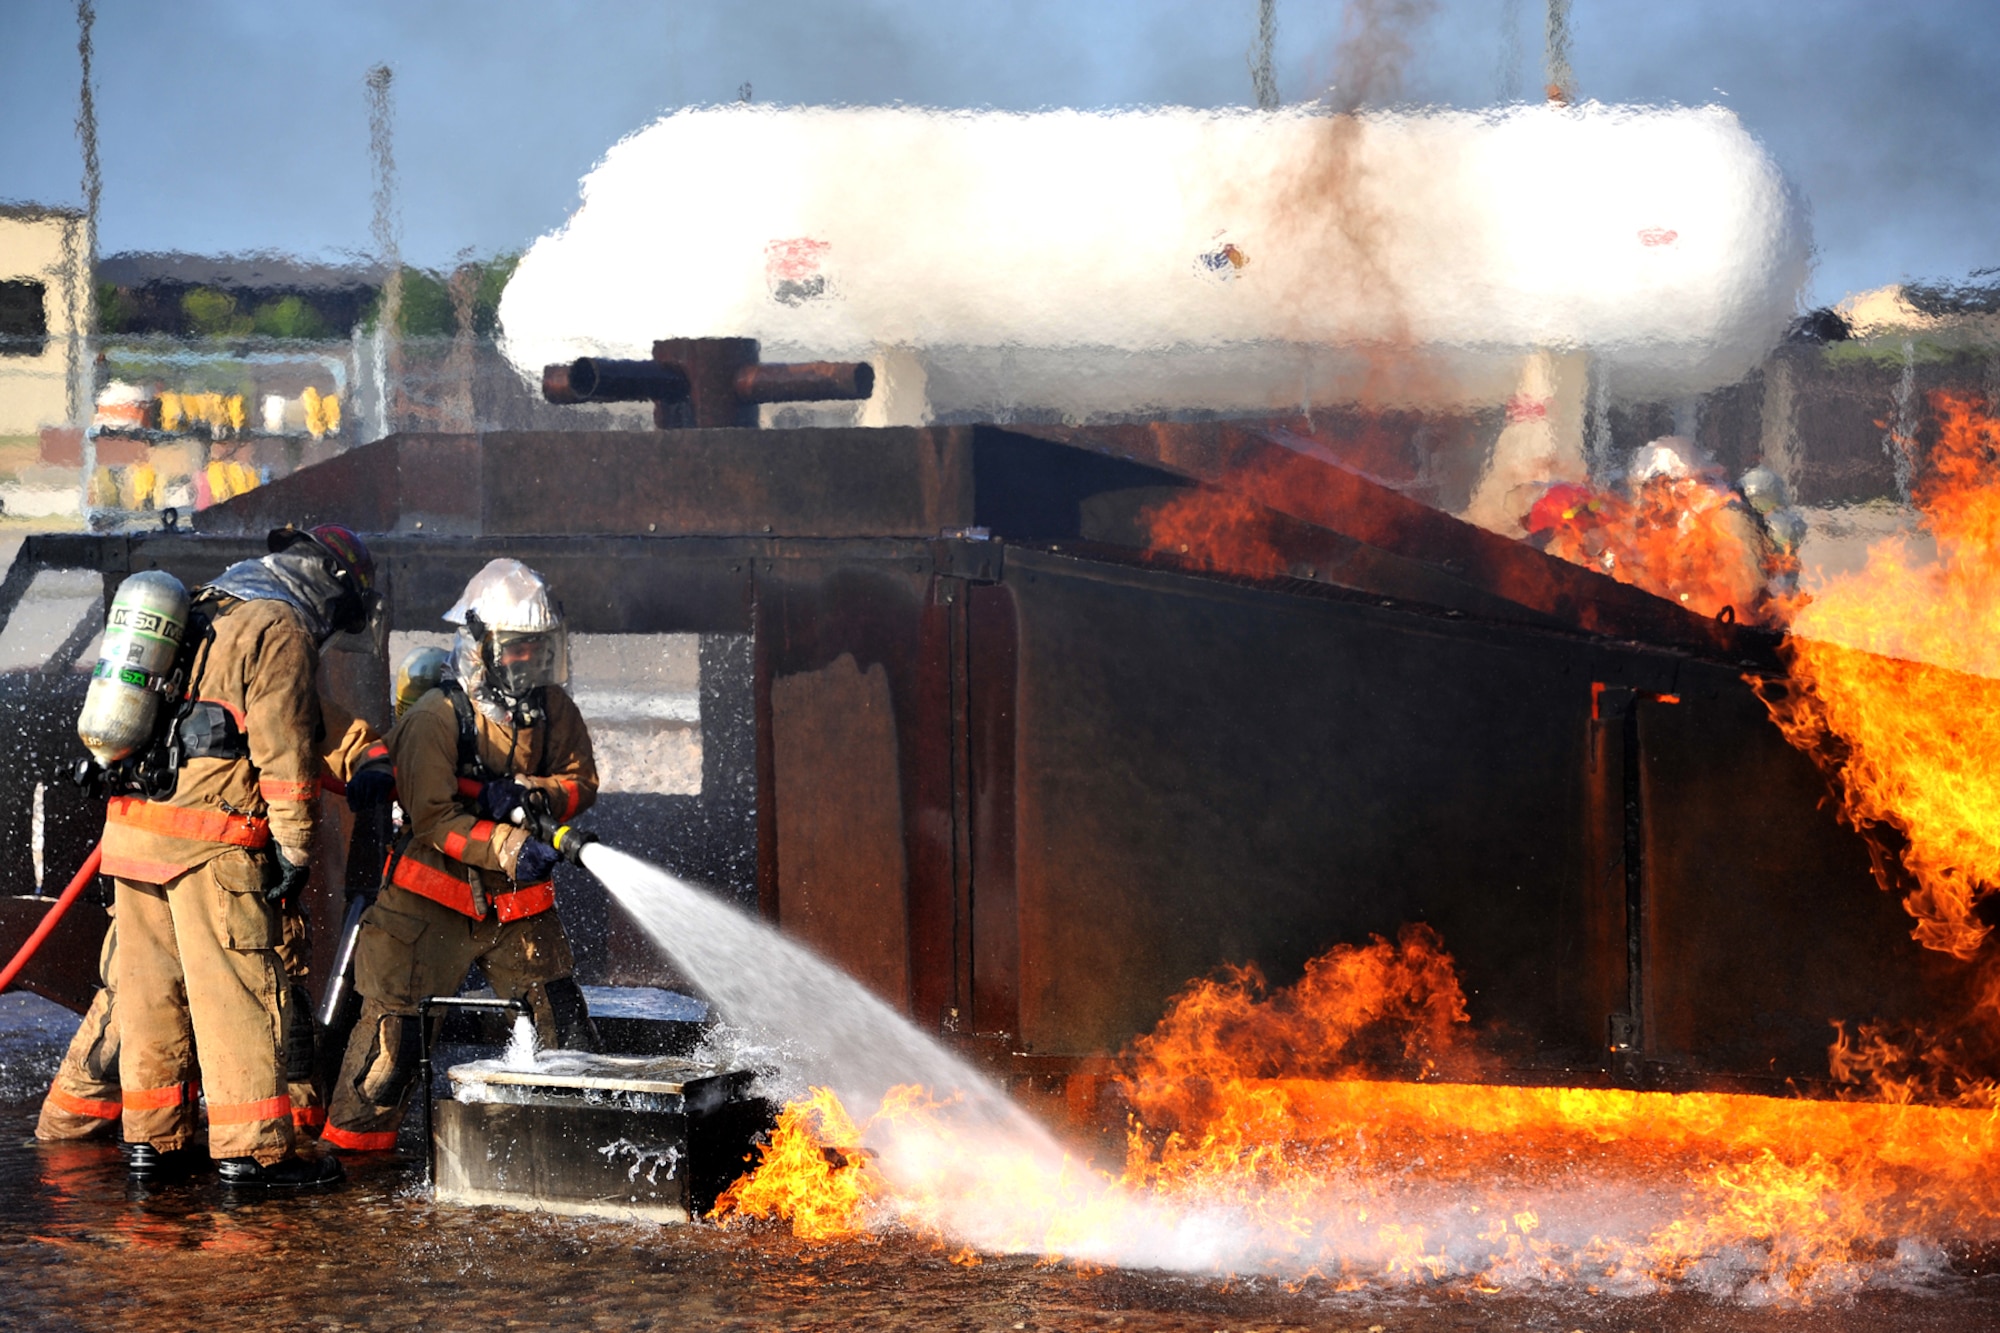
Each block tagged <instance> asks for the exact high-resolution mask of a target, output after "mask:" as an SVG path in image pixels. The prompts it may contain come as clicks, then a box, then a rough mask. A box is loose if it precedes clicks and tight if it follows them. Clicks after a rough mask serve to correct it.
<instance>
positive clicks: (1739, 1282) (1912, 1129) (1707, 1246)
mask: <svg viewBox="0 0 2000 1333" xmlns="http://www.w3.org/2000/svg"><path fill="white" fill-rule="evenodd" d="M1217 1092H1218V1093H1219V1094H1221V1095H1222V1099H1223V1100H1224V1101H1225V1102H1226V1104H1227V1106H1228V1108H1229V1109H1228V1110H1227V1111H1225V1112H1224V1113H1223V1114H1221V1115H1220V1116H1219V1117H1218V1118H1217V1119H1216V1120H1215V1121H1214V1122H1213V1123H1210V1124H1208V1125H1206V1126H1203V1127H1202V1128H1201V1130H1200V1131H1199V1132H1193V1133H1178V1132H1177V1133H1173V1134H1169V1135H1166V1136H1165V1137H1164V1138H1162V1137H1161V1136H1159V1135H1157V1134H1153V1133H1149V1132H1148V1131H1147V1130H1145V1129H1144V1128H1142V1127H1137V1126H1135V1127H1134V1130H1133V1133H1132V1136H1131V1141H1130V1144H1129V1157H1128V1160H1127V1163H1126V1166H1125V1169H1124V1170H1123V1172H1122V1173H1119V1174H1117V1175H1113V1174H1111V1173H1109V1172H1100V1171H1094V1170H1092V1169H1090V1168H1088V1167H1086V1166H1084V1165H1083V1164H1082V1163H1077V1162H1072V1163H1070V1164H1069V1167H1070V1172H1069V1175H1068V1178H1067V1179H1066V1180H1065V1181H1063V1182H1061V1183H1060V1184H1057V1185H1054V1186H1053V1187H1052V1188H1050V1190H1049V1192H1048V1194H1047V1195H1045V1196H1043V1197H1036V1196H1035V1195H1033V1194H1029V1193H1023V1192H1022V1191H1024V1190H1026V1189H1028V1188H1030V1187H1032V1186H1033V1185H1035V1184H1036V1183H1037V1181H1038V1180H1039V1178H1040V1177H1039V1175H1038V1173H1037V1172H1036V1171H1035V1170H1034V1169H1033V1168H1032V1166H1031V1164H1027V1163H1021V1162H1015V1161H1009V1160H1007V1151H1006V1147H1005V1145H998V1146H996V1147H995V1148H994V1149H993V1150H992V1151H993V1154H994V1156H993V1159H992V1160H990V1161H988V1162H987V1163H986V1170H985V1172H984V1175H985V1177H986V1182H987V1184H988V1186H989V1187H990V1192H989V1193H988V1194H987V1196H986V1197H985V1198H984V1199H982V1200H980V1201H979V1205H980V1207H981V1208H982V1209H985V1210H989V1211H990V1210H1000V1211H1002V1212H1006V1213H1008V1214H1010V1215H1011V1219H1012V1221H1013V1222H1014V1223H1015V1226H1014V1233H1013V1235H1012V1237H1011V1242H1010V1243H1004V1244H1001V1245H999V1246H995V1245H993V1244H992V1242H991V1240H990V1239H988V1240H987V1242H986V1247H987V1248H999V1249H1005V1250H1012V1251H1015V1252H1022V1251H1026V1252H1034V1253H1043V1254H1047V1255H1050V1256H1053V1257H1072V1258H1079V1257H1080V1258H1083V1259H1086V1260H1090V1261H1095V1262H1128V1263H1134V1264H1139V1265H1145V1264H1148V1263H1163V1264H1165V1263H1171V1260H1170V1259H1165V1258H1163V1257H1162V1256H1159V1255H1155V1254H1149V1253H1147V1252H1146V1251H1145V1249H1144V1248H1143V1247H1121V1245H1120V1243H1119V1242H1120V1239H1121V1237H1123V1236H1126V1235H1129V1234H1132V1233H1134V1232H1137V1233H1141V1234H1144V1233H1147V1232H1149V1231H1157V1229H1158V1222H1159V1219H1160V1217H1161V1216H1162V1215H1164V1216H1165V1217H1166V1218H1168V1219H1169V1220H1170V1222H1171V1224H1172V1226H1173V1228H1174V1229H1175V1230H1177V1231H1181V1232H1185V1231H1188V1230H1190V1229H1192V1230H1197V1231H1205V1232H1211V1233H1215V1240H1216V1243H1215V1244H1213V1245H1212V1246H1211V1247H1210V1250H1211V1252H1212V1253H1213V1254H1214V1255H1215V1257H1216V1260H1217V1265H1216V1266H1217V1267H1219V1268H1221V1269H1222V1270H1223V1271H1229V1272H1244V1271H1253V1272H1254V1271H1266V1272H1271V1273H1274V1274H1277V1275H1280V1276H1284V1277H1289V1278H1294V1279H1302V1278H1307V1277H1313V1276H1317V1277H1321V1278H1325V1279H1328V1280H1330V1281H1334V1282H1338V1283H1342V1284H1348V1285H1355V1286H1360V1285H1367V1284H1372V1283H1391V1284H1393V1283H1399V1282H1408V1281H1413V1280H1426V1279H1449V1278H1461V1279H1467V1280H1471V1281H1473V1282H1474V1283H1475V1284H1476V1285H1479V1286H1482V1287H1488V1288H1494V1287H1511V1286H1521V1285H1534V1284H1564V1285H1576V1286H1579V1287H1586V1288H1590V1289H1595V1290H1605V1291H1614V1292H1620V1293H1627V1294H1636V1293H1639V1292H1644V1291H1649V1290H1655V1289H1658V1288H1660V1287H1662V1286H1668V1285H1692V1286H1695V1287H1699V1288H1702V1289H1706V1290H1715V1291H1720V1292H1726V1293H1729V1294H1735V1295H1750V1296H1764V1297H1779V1298H1788V1297H1790V1298H1803V1299H1807V1300H1810V1299H1813V1298H1815V1297H1820V1296H1826V1295H1831V1294H1835V1293H1839V1292H1842V1291H1847V1290H1852V1289H1854V1288H1856V1287H1858V1286H1861V1285H1863V1284H1865V1283H1867V1282H1868V1281H1870V1280H1871V1279H1875V1278H1879V1277H1882V1276H1884V1275H1887V1274H1890V1273H1893V1272H1896V1271H1898V1270H1903V1271H1907V1270H1910V1269H1911V1268H1913V1267H1914V1269H1915V1270H1916V1272H1917V1274H1918V1275H1919V1276H1921V1275H1922V1274H1923V1273H1924V1272H1925V1271H1927V1270H1929V1269H1935V1268H1936V1267H1938V1266H1939V1265H1940V1264H1941V1262H1942V1261H1941V1258H1940V1251H1939V1248H1938V1247H1939V1246H1940V1245H1941V1244H1942V1243H1944V1242H1946V1241H1952V1242H1958V1243H1969V1244H1975V1245H1984V1244H1990V1243H1993V1242H1994V1241H1995V1240H1996V1239H2000V1118H1996V1116H1995V1114H1994V1113H1993V1112H1991V1111H1969V1110H1957V1109H1947V1108H1937V1107H1923V1106H1911V1105H1886V1104H1879V1103H1856V1102H1816V1101H1803V1100H1780V1099H1774V1098H1765V1097H1755V1096H1746V1095H1740V1094H1727V1093H1682V1094H1670V1093H1653V1092H1625V1091H1610V1090H1585V1089H1576V1088H1523V1087H1498V1086H1490V1085H1480V1084H1437V1083H1431V1084H1424V1083H1396V1082H1380V1081H1374V1080H1364V1079H1348V1080H1323V1079H1321V1080H1309V1079H1266V1080H1232V1081H1231V1082H1230V1083H1229V1084H1228V1085H1227V1087H1226V1088H1222V1089H1218V1090H1217ZM948 1111H949V1104H948V1103H947V1104H944V1105H943V1106H940V1104H938V1103H936V1102H934V1101H931V1100H930V1099H929V1098H927V1097H925V1096H924V1095H923V1094H922V1093H921V1092H920V1091H919V1090H917V1089H903V1090H899V1093H898V1095H897V1096H896V1097H894V1098H892V1099H891V1101H890V1103H889V1104H888V1105H886V1106H885V1107H884V1108H883V1110H882V1111H881V1112H879V1113H878V1114H877V1115H876V1116H875V1117H873V1118H872V1119H870V1120H869V1121H868V1122H867V1123H866V1124H863V1125H861V1126H855V1125H854V1124H853V1122H852V1121H850V1120H847V1119H846V1117H845V1113H844V1112H843V1111H842V1110H841V1109H840V1108H839V1104H838V1102H837V1100H835V1099H833V1098H832V1095H831V1094H829V1093H825V1092H823V1091H821V1092H817V1093H816V1094H815V1096H814V1097H813V1099H812V1100H811V1101H810V1102H804V1103H799V1104H796V1105H793V1106H790V1107H787V1108H786V1110H785V1112H784V1113H783V1116H782V1118H781V1123H780V1125H779V1128H778V1130H777V1131H776V1133H775V1134H774V1135H773V1138H772V1142H771V1144H770V1145H769V1147H767V1148H766V1149H765V1150H764V1154H763V1159H762V1162H761V1164H760V1165H759V1167H758V1169H757V1170H756V1171H755V1172H753V1173H752V1174H751V1175H749V1176H746V1177H745V1178H744V1179H743V1180H742V1181H739V1182H738V1184H737V1185H736V1186H735V1187H734V1188H733V1189H732V1190H731V1192H730V1194H729V1195H728V1196H727V1197H725V1199H724V1201H723V1202H722V1204H721V1205H719V1207H718V1213H719V1215H721V1216H723V1217H725V1218H727V1217H777V1218H782V1219H785V1220H788V1221H790V1222H792V1224H793V1226H794V1229H795V1230H796V1231H797V1233H798V1234H800V1235H802V1236H806V1237H809V1238H813V1239H819V1240H838V1239H853V1238H858V1237H861V1236H864V1235H866V1234H867V1233H868V1232H869V1231H871V1230H874V1229H879V1228H887V1227H900V1228H905V1229H911V1230H915V1231H917V1232H919V1233H920V1234H927V1235H930V1236H932V1237H934V1238H935V1239H936V1240H937V1241H938V1243H940V1244H944V1245H950V1246H952V1247H954V1248H957V1247H959V1246H961V1245H962V1244H963V1242H964V1240H965V1238H964V1237H963V1236H961V1235H960V1234H958V1233H957V1232H956V1231H955V1230H954V1229H953V1228H952V1227H951V1226H950V1225H949V1224H948V1222H947V1221H946V1220H945V1219H947V1218H948V1217H949V1216H950V1215H951V1214H952V1212H953V1210H954V1207H955V1205H957V1204H959V1203H961V1202H964V1201H963V1200H959V1199H952V1198H946V1197H940V1196H938V1195H935V1194H930V1193H927V1192H926V1191H924V1190H923V1189H921V1188H919V1189H916V1190H911V1189H909V1188H907V1187H906V1186H905V1184H904V1183H902V1182H899V1181H896V1180H895V1179H893V1178H892V1175H891V1174H890V1173H888V1172H885V1171H884V1170H883V1168H882V1167H881V1166H880V1165H879V1164H878V1161H877V1159H875V1158H874V1157H872V1156H868V1155H863V1154H859V1153H857V1152H855V1149H856V1148H857V1147H859V1146H860V1145H862V1144H868V1145H870V1146H871V1147H875V1146H878V1145H879V1146H880V1147H881V1150H882V1152H883V1154H884V1156H888V1157H893V1156H895V1155H896V1154H897V1153H898V1151H899V1150H900V1149H901V1147H903V1146H904V1145H905V1144H907V1143H908V1142H909V1141H910V1140H912V1139H915V1140H920V1141H922V1142H924V1143H926V1144H928V1145H931V1146H932V1147H934V1146H935V1142H936V1140H937V1138H938V1137H939V1136H940V1135H947V1136H948V1135H949V1134H950V1133H951V1129H950V1125H949V1115H948ZM955 1148H956V1150H957V1151H961V1152H970V1153H972V1154H974V1155H977V1154H979V1153H980V1152H981V1151H982V1149H981V1147H980V1145H977V1144H959V1145H955ZM951 1178H956V1177H951ZM1044 1183H1047V1182H1044ZM1035 1225H1040V1226H1043V1227H1045V1228H1046V1230H1045V1231H1043V1232H1041V1233H1040V1234H1032V1231H1033V1226H1035ZM1176 1266H1179V1265H1176Z"/></svg>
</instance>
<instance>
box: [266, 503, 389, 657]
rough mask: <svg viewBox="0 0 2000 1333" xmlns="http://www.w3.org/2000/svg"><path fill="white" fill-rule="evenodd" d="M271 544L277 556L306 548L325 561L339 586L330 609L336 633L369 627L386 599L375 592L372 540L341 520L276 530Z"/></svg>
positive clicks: (358, 630) (329, 572) (271, 538)
mask: <svg viewBox="0 0 2000 1333" xmlns="http://www.w3.org/2000/svg"><path fill="white" fill-rule="evenodd" d="M267 544H268V545H269V546H270V549H271V552H272V554H274V555H275V554H278V553H280V552H285V551H290V552H292V553H293V554H301V553H302V552H301V551H300V549H299V548H301V547H304V548H306V552H307V553H310V554H312V555H316V556H318V557H320V559H321V560H322V561H324V562H325V569H326V572H327V573H328V574H330V575H332V577H333V578H334V580H335V581H336V582H337V583H338V585H339V591H338V592H337V594H336V595H335V596H334V597H333V598H332V600H331V604H330V605H329V606H328V607H327V608H326V611H327V621H328V624H329V625H330V626H331V628H332V629H333V631H334V632H335V633H338V634H356V633H359V632H360V631H361V630H363V629H366V628H367V626H368V621H369V619H370V618H371V617H372V616H373V615H374V614H375V608H376V607H377V606H378V605H379V604H380V603H381V600H382V598H381V595H380V594H379V593H377V592H376V591H375V557H374V556H373V555H371V554H370V553H369V550H368V543H366V542H364V541H362V540H361V538H360V536H359V535H357V534H356V533H355V532H354V531H353V530H352V529H350V528H343V527H341V526H340V525H339V524H338V523H322V524H320V525H319V526H318V527H316V528H313V529H310V530H306V529H302V528H295V527H291V526H289V525H288V526H286V527H282V528H274V529H272V531H271V535H270V538H269V540H268V543H267Z"/></svg>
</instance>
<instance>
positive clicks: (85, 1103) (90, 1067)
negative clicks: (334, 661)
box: [35, 695, 394, 1142]
mask: <svg viewBox="0 0 2000 1333" xmlns="http://www.w3.org/2000/svg"><path fill="white" fill-rule="evenodd" d="M320 714H321V718H322V722H323V725H324V728H325V734H326V735H327V737H328V739H329V740H330V741H331V746H330V748H328V749H327V750H326V752H325V754H324V755H323V757H322V759H323V764H324V768H323V770H322V772H321V774H320V781H321V784H322V785H323V786H325V787H327V788H328V789H330V790H333V791H335V792H337V793H338V792H343V791H344V793H345V795H346V797H347V804H348V808H349V809H351V810H353V811H354V812H355V813H356V814H360V813H361V812H362V811H363V810H366V809H368V808H369V807H370V806H371V805H374V804H378V803H386V802H387V801H388V799H389V796H390V789H391V788H392V787H393V786H394V778H393V776H392V775H391V773H390V769H389V750H388V747H387V746H386V745H384V744H383V743H382V740H381V738H380V737H379V736H377V735H376V734H375V729H374V728H373V727H371V726H369V725H368V723H366V722H365V721H363V720H361V719H360V718H349V717H348V716H347V714H346V712H345V710H343V709H342V708H341V707H340V706H339V705H338V704H336V703H334V702H333V701H332V700H331V699H328V698H326V697H325V696H324V695H322V696H321V697H320ZM279 952H280V954H281V955H282V956H283V958H284V961H285V975H286V976H287V977H288V978H289V979H290V981H291V990H292V997H291V998H292V1001H293V1007H292V1008H290V1009H288V1010H287V1011H286V1015H285V1021H286V1024H287V1027H286V1034H285V1035H286V1043H285V1044H286V1071H285V1075H286V1081H287V1083H288V1085H289V1096H290V1097H291V1101H292V1123H293V1125H294V1126H295V1127H296V1128H298V1129H301V1130H304V1131H306V1132H308V1133H311V1134H318V1133H319V1130H320V1126H322V1125H324V1124H325V1123H326V1107H325V1104H324V1103H323V1101H322V1099H321V1098H320V1095H319V1092H318V1090H317V1089H316V1088H315V1087H314V1086H313V1084H312V1082H311V1080H310V1078H307V1077H301V1074H302V1073H303V1072H304V1071H305V1070H306V1069H307V1068H308V1067H309V1064H310V1059H311V1055H310V1049H311V1048H310V1046H309V1045H306V1043H309V1042H310V1041H311V1038H312V1031H313V1029H312V1024H311V1022H310V1021H309V1020H310V1016H311V1012H312V1006H311V1004H310V1002H309V1000H308V999H307V998H306V995H307V991H306V982H307V979H308V964H309V962H310V954H311V949H310V942H309V940H308V939H307V935H306V923H305V916H304V913H303V912H302V911H300V905H299V904H297V903H290V904H286V906H285V918H284V924H283V930H282V942H281V943H280V945H279ZM117 956H118V918H117V916H116V915H115V914H114V915H113V916H112V918H111V924H110V926H109V928H107V929H106V930H105V932H104V946H103V949H102V951H101V952H100V954H99V956H98V965H97V975H98V982H99V985H98V990H97V994H96V995H94V996H92V997H91V1001H90V1008H89V1009H87V1010H85V1011H84V1015H83V1022H82V1023H80V1024H79V1025H78V1026H77V1030H76V1032H75V1034H74V1035H73V1036H71V1038H70V1043H69V1049H68V1050H67V1051H65V1052H64V1053H63V1058H62V1063H61V1065H59V1066H58V1067H57V1068H56V1075H55V1078H54V1079H53V1080H52V1081H51V1082H50V1083H49V1090H48V1094H47V1095H46V1096H45V1097H43V1099H42V1110H41V1114H40V1115H39V1116H38V1117H37V1118H36V1120H35V1137H36V1138H38V1139H41V1140H42V1141H44V1142H62V1141H72V1140H78V1139H101V1138H111V1137H112V1136H113V1135H115V1134H116V1133H117V1131H118V1123H119V1118H120V1116H121V1114H122V1112H123V1110H124V1107H123V1103H122V1098H121V1097H120V1095H119V1086H118V992H117Z"/></svg>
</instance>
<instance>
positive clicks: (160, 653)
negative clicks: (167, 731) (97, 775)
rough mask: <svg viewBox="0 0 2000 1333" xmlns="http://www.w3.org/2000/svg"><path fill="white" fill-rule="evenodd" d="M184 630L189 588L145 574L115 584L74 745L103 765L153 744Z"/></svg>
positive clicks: (149, 572)
mask: <svg viewBox="0 0 2000 1333" xmlns="http://www.w3.org/2000/svg"><path fill="white" fill-rule="evenodd" d="M187 623H188V594H187V589H186V588H184V587H182V586H181V581H180V580H179V579H177V578H175V577H174V576H173V575H171V574H166V573H162V572H161V571H159V570H157V569H149V570H147V571H145V572H144V573H141V574H134V575H132V576H131V577H130V578H128V579H126V580H125V581H124V582H123V583H121V584H119V585H118V592H117V595H116V596H114V597H113V598H112V599H111V613H110V615H109V616H107V617H106V619H105V625H104V647H103V649H102V651H100V652H99V653H98V655H97V665H96V666H95V667H93V668H91V672H90V692H89V693H88V694H86V695H84V697H83V713H82V715H81V716H79V717H78V718H77V720H76V734H77V737H78V739H80V740H81V741H82V742H83V744H84V748H85V749H87V750H89V751H90V757H91V758H93V759H95V760H96V761H97V762H98V763H99V764H100V765H101V766H103V767H105V768H109V767H110V766H111V765H113V764H115V763H117V762H118V761H119V760H121V759H127V758H130V757H131V756H132V755H133V754H135V753H137V752H138V751H139V750H140V749H142V748H143V747H144V746H145V744H146V742H147V741H148V740H150V739H151V738H152V735H153V724H154V722H155V721H156V720H157V718H158V717H159V712H160V701H161V696H162V694H163V693H164V692H165V690H166V689H167V688H169V682H170V680H171V678H172V675H173V670H174V659H175V658H176V657H177V656H178V655H179V654H180V649H181V640H182V638H183V637H184V636H185V635H186V633H187Z"/></svg>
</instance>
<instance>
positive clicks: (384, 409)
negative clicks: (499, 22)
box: [368, 65, 403, 435]
mask: <svg viewBox="0 0 2000 1333" xmlns="http://www.w3.org/2000/svg"><path fill="white" fill-rule="evenodd" d="M394 78H395V75H394V73H393V71H391V70H390V68H389V67H388V66H387V65H377V66H376V67H375V68H373V69H371V70H369V71H368V147H369V150H370V152H371V153H372V154H373V155H374V159H375V221H374V227H373V231H374V239H375V254H376V256H377V258H378V260H379V261H380V262H381V264H382V267H383V270H384V277H383V280H382V305H381V310H380V314H379V315H378V317H377V322H376V327H375V346H376V349H377V352H378V354H379V359H378V360H377V363H376V368H377V380H376V393H377V398H376V402H377V406H378V420H379V422H380V427H381V431H382V434H384V435H389V434H393V433H394V432H395V430H396V426H397V424H398V421H399V419H400V418H401V416H402V394H403V349H402V339H401V334H400V330H401V328H402V322H403V258H402V255H401V254H400V253H399V251H398V249H397V245H396V154H395V149H394V145H393V143H392V142H391V139H390V129H391V124H392V121H391V112H392V110H393V108H392V106H391V104H390V101H389V85H390V82H391V81H392V80H393V79H394Z"/></svg>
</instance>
